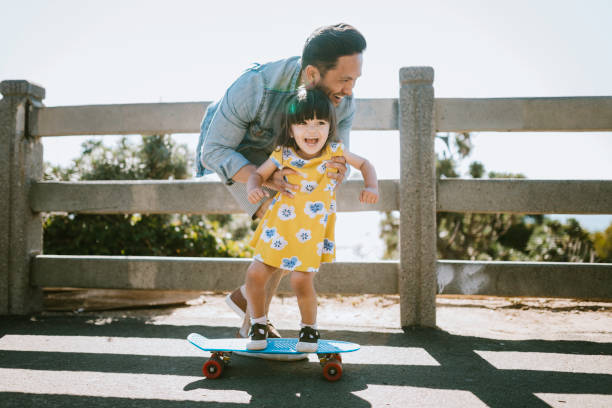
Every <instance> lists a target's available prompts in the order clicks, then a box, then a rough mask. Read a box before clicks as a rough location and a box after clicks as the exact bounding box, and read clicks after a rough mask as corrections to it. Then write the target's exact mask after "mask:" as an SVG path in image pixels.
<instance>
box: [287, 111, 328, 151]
mask: <svg viewBox="0 0 612 408" xmlns="http://www.w3.org/2000/svg"><path fill="white" fill-rule="evenodd" d="M291 136H292V137H293V138H294V139H295V142H296V143H297V145H298V147H299V151H298V152H297V153H298V154H299V155H300V156H301V157H302V158H304V159H312V158H314V157H317V156H319V154H320V152H321V149H323V146H325V142H326V141H327V137H328V136H329V122H328V121H326V120H323V119H317V118H316V116H315V118H314V119H308V120H306V121H305V122H304V123H296V124H293V125H291Z"/></svg>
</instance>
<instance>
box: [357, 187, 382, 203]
mask: <svg viewBox="0 0 612 408" xmlns="http://www.w3.org/2000/svg"><path fill="white" fill-rule="evenodd" d="M359 201H360V202H362V203H365V204H376V203H377V202H378V189H376V188H372V187H366V188H364V189H363V190H362V191H361V194H360V195H359Z"/></svg>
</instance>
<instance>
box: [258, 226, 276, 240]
mask: <svg viewBox="0 0 612 408" xmlns="http://www.w3.org/2000/svg"><path fill="white" fill-rule="evenodd" d="M276 237H278V232H277V231H276V228H275V227H272V228H267V227H263V229H262V230H261V237H260V238H261V239H262V241H263V242H270V240H273V239H275V238H276Z"/></svg>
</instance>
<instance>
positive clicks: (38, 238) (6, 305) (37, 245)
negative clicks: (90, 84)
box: [0, 81, 45, 315]
mask: <svg viewBox="0 0 612 408" xmlns="http://www.w3.org/2000/svg"><path fill="white" fill-rule="evenodd" d="M0 92H1V93H2V96H3V99H2V100H0V211H1V213H0V251H1V252H0V314H12V315H20V314H28V313H31V312H34V311H36V310H40V309H41V306H42V296H41V292H40V289H38V288H34V287H32V286H31V285H30V266H31V259H32V257H33V256H34V255H36V254H38V253H40V252H41V250H42V222H41V216H40V214H38V213H33V212H32V210H31V209H30V204H29V198H28V196H29V191H30V186H31V184H32V182H33V181H37V180H40V179H41V178H42V172H43V168H42V166H43V162H42V144H41V143H40V140H39V138H35V137H32V136H31V135H30V134H29V127H30V123H29V122H30V120H31V118H32V115H31V113H32V112H31V111H32V109H34V108H35V107H37V106H42V102H41V101H42V99H43V98H44V97H45V90H44V88H42V87H40V86H38V85H35V84H32V83H30V82H28V81H2V82H1V83H0Z"/></svg>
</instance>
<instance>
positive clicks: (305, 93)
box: [276, 87, 336, 151]
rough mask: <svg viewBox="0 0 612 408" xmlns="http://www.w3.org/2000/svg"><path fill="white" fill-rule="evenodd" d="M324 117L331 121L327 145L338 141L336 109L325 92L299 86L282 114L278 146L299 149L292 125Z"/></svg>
mask: <svg viewBox="0 0 612 408" xmlns="http://www.w3.org/2000/svg"><path fill="white" fill-rule="evenodd" d="M315 117H316V118H317V119H323V120H326V121H328V122H329V136H328V137H327V140H326V141H325V145H324V146H327V144H328V143H330V142H335V141H336V109H335V108H334V105H332V103H331V101H330V100H329V98H328V97H327V95H325V93H324V92H323V91H321V90H319V89H317V88H314V89H306V88H304V87H300V88H298V91H297V94H296V95H294V96H292V97H291V98H290V99H289V101H288V103H287V106H286V107H285V109H284V110H283V114H282V115H281V131H280V134H279V135H278V137H277V138H276V146H277V147H279V146H285V147H292V148H293V149H294V150H296V151H297V150H298V145H297V143H296V142H295V139H294V138H293V137H291V125H295V124H298V123H304V122H306V121H307V120H310V119H314V118H315Z"/></svg>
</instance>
